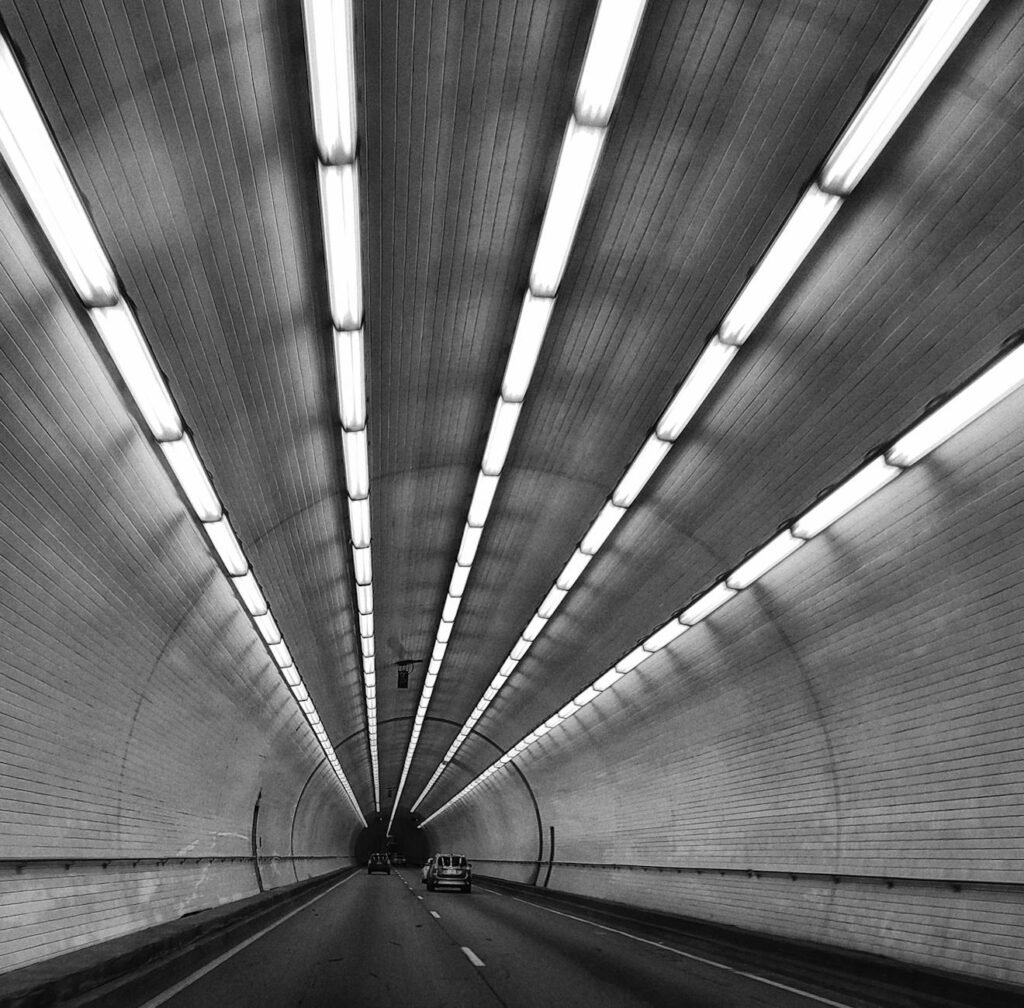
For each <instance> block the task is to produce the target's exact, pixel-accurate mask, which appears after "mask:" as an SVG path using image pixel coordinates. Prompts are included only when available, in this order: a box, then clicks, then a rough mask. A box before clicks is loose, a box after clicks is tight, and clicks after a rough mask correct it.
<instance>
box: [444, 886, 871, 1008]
mask: <svg viewBox="0 0 1024 1008" xmlns="http://www.w3.org/2000/svg"><path fill="white" fill-rule="evenodd" d="M484 891H485V892H489V893H494V895H496V896H500V895H503V894H502V893H499V892H497V891H495V890H494V889H485V890H484ZM510 898H511V899H514V900H515V901H516V902H517V903H525V904H526V906H530V907H536V908H537V909H538V910H546V911H547V912H548V913H553V914H558V916H559V917H568V918H569V920H574V921H579V923H580V924H587V925H589V926H590V927H595V928H599V929H600V930H601V931H610V932H611V933H612V934H617V935H622V937H623V938H630V939H632V940H633V941H636V942H642V943H643V944H644V945H653V946H654V947H655V948H660V949H664V951H666V952H672V953H674V954H675V955H677V956H682V957H683V958H684V959H692V960H693V961H694V962H699V963H704V965H705V966H714V967H715V968H716V969H720V970H725V971H726V972H727V973H733V974H734V975H736V976H741V977H745V978H746V979H748V980H756V981H757V982H758V983H763V984H767V985H768V986H769V987H778V988H779V989H780V990H784V991H789V992H790V993H791V994H798V995H799V996H800V997H805V998H810V1000H811V1001H817V1002H818V1003H819V1004H824V1005H831V1006H832V1008H852V1006H851V1005H848V1004H846V1003H845V1002H843V1001H830V1000H829V999H828V998H826V997H821V995H820V994H811V993H810V991H805V990H800V988H799V987H790V986H789V985H788V984H784V983H779V982H778V981H777V980H769V979H768V978H767V977H763V976H758V975H757V974H756V973H747V972H745V971H744V970H738V969H735V968H733V967H732V966H726V965H725V963H720V962H715V960H714V959H705V958H704V957H703V956H699V955H693V954H692V953H690V952H683V951H681V950H680V949H677V948H672V946H671V945H666V944H665V943H664V942H656V941H651V939H650V938H641V937H640V936H639V935H635V934H630V933H629V932H628V931H619V930H618V929H617V928H613V927H607V926H605V925H604V924H597V923H596V922H594V921H589V920H586V919H585V918H583V917H574V916H573V915H572V914H567V913H563V912H562V911H561V910H552V909H551V907H546V906H541V904H540V903H531V902H530V901H529V900H524V899H520V898H519V897H518V896H512V897H510ZM463 951H465V949H463Z"/></svg>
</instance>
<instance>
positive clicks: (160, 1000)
mask: <svg viewBox="0 0 1024 1008" xmlns="http://www.w3.org/2000/svg"><path fill="white" fill-rule="evenodd" d="M358 874H359V873H358V872H353V873H352V874H351V875H349V876H348V878H343V879H342V880H341V881H340V882H336V883H335V884H334V885H332V886H331V888H330V889H325V890H324V891H323V892H322V893H320V894H319V895H318V896H314V897H313V898H312V899H311V900H309V901H308V902H307V903H303V904H302V906H300V907H296V908H295V909H294V910H292V911H290V912H289V913H286V914H285V915H284V916H283V917H282V918H281V919H280V920H276V921H274V923H273V924H271V925H270V926H269V927H265V928H264V929H263V930H262V931H257V932H256V934H254V935H251V936H250V937H248V938H246V939H245V941H244V942H241V943H240V944H238V945H236V946H235V947H234V948H233V949H229V950H228V951H227V952H225V953H224V954H223V955H219V956H217V958H216V959H214V960H213V962H210V963H207V964H206V965H205V966H204V967H203V968H202V969H200V970H196V971H195V973H193V974H192V975H191V976H187V977H185V979H184V980H181V981H180V982H178V983H176V984H175V985H174V986H173V987H168V988H167V990H165V991H164V992H163V993H162V994H157V996H156V997H155V998H153V999H152V1000H151V1001H147V1002H146V1003H145V1004H143V1005H140V1006H139V1008H157V1005H162V1004H164V1003H165V1002H167V1001H170V1000H171V998H172V997H174V995H175V994H180V993H181V992H182V991H183V990H184V989H185V988H186V987H191V986H192V984H194V983H195V982H196V981H197V980H200V979H202V978H203V977H204V976H206V974H207V973H209V972H211V971H212V970H215V969H216V968H217V967H218V966H219V965H220V964H221V963H223V962H227V961H228V959H230V958H231V957H232V956H233V955H235V954H236V953H238V952H241V951H242V949H244V948H248V947H249V946H250V945H252V943H253V942H257V941H259V940H260V939H261V938H262V937H263V936H264V935H265V934H267V933H268V932H270V931H273V930H274V928H276V927H277V926H278V925H279V924H283V923H284V922H285V921H286V920H289V919H290V918H292V917H294V916H295V915H296V914H297V913H302V911H303V910H305V909H306V908H307V907H311V906H312V905H313V904H314V903H315V902H316V901H317V900H321V899H323V898H324V897H325V896H326V895H328V893H332V892H334V890H335V889H337V888H338V886H343V885H344V884H345V883H346V882H348V881H349V880H350V879H353V878H355V877H356V875H358Z"/></svg>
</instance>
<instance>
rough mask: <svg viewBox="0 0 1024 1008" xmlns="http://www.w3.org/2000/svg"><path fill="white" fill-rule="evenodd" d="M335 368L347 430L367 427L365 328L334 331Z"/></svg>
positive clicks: (342, 424)
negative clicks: (364, 355) (364, 354)
mask: <svg viewBox="0 0 1024 1008" xmlns="http://www.w3.org/2000/svg"><path fill="white" fill-rule="evenodd" d="M334 371H335V375H336V376H337V381H338V416H339V417H340V418H341V426H342V427H344V428H345V430H349V431H353V430H362V429H363V428H364V427H365V426H366V362H365V359H364V357H363V330H362V329H353V330H351V331H348V332H345V331H341V330H338V329H335V330H334Z"/></svg>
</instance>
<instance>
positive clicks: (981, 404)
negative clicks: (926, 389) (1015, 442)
mask: <svg viewBox="0 0 1024 1008" xmlns="http://www.w3.org/2000/svg"><path fill="white" fill-rule="evenodd" d="M1021 385H1024V345H1020V346H1017V347H1015V348H1014V349H1012V350H1010V351H1009V352H1008V353H1006V354H1004V355H1003V356H1002V357H1000V358H998V359H997V360H996V361H995V362H994V363H993V364H991V365H990V366H989V367H987V368H985V370H984V371H982V372H981V373H980V374H979V375H978V376H977V377H975V378H974V379H973V380H972V381H970V382H969V383H968V384H967V385H965V386H964V388H962V389H961V390H960V391H959V392H957V393H955V394H954V395H952V396H950V398H949V399H948V400H946V401H945V402H944V403H942V404H941V405H940V406H938V407H937V408H936V409H934V410H933V411H932V412H931V413H930V414H929V415H928V416H926V417H925V418H924V419H923V420H921V421H920V422H919V423H917V424H915V425H914V426H913V427H912V428H911V429H910V430H908V431H907V432H906V433H905V434H903V435H902V436H901V437H900V438H898V439H897V440H896V442H895V443H894V444H893V446H892V447H891V448H890V449H889V450H888V451H887V452H886V453H885V458H886V461H888V462H890V463H891V464H892V465H897V466H901V467H903V468H906V467H907V466H911V465H913V464H914V463H915V462H917V461H919V460H920V459H922V458H923V457H924V456H925V455H927V454H929V453H930V452H932V451H934V450H935V449H936V448H938V447H939V446H940V445H942V444H944V443H945V442H946V441H947V440H949V438H951V437H952V436H953V435H954V434H956V433H958V432H959V431H961V430H963V429H964V427H966V426H967V425H968V424H969V423H971V422H972V421H973V420H976V419H977V418H978V417H979V416H981V415H982V414H983V413H985V412H987V411H988V410H990V409H991V408H992V407H993V406H995V405H996V404H997V403H999V402H1000V401H1001V400H1002V399H1004V398H1005V397H1006V396H1008V395H1009V394H1010V393H1011V392H1013V391H1014V390H1016V389H1018V388H1020V387H1021Z"/></svg>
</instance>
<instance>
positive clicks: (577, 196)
mask: <svg viewBox="0 0 1024 1008" xmlns="http://www.w3.org/2000/svg"><path fill="white" fill-rule="evenodd" d="M605 132H606V131H605V130H603V129H599V128H596V127H594V126H581V125H580V124H579V123H577V122H576V121H575V120H574V119H570V120H569V125H568V127H567V128H566V131H565V138H564V139H563V141H562V149H561V152H560V153H559V155H558V165H557V167H556V168H555V178H554V182H553V184H552V186H551V195H550V196H549V197H548V205H547V210H546V211H545V213H544V223H543V224H542V225H541V229H540V237H539V238H538V239H537V251H536V252H535V253H534V257H533V268H532V269H531V271H530V291H531V293H533V294H534V295H535V296H537V297H554V296H555V294H557V293H558V285H559V284H560V283H561V282H562V274H563V273H564V272H565V264H566V262H567V260H568V258H569V249H570V248H571V247H572V243H573V240H574V239H575V237H576V229H577V227H578V226H579V223H580V217H581V216H582V215H583V207H584V206H585V205H586V202H587V197H588V196H589V195H590V185H591V182H592V181H593V178H594V172H595V170H596V169H597V162H598V160H599V159H600V157H601V148H602V147H603V146H604V137H605Z"/></svg>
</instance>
